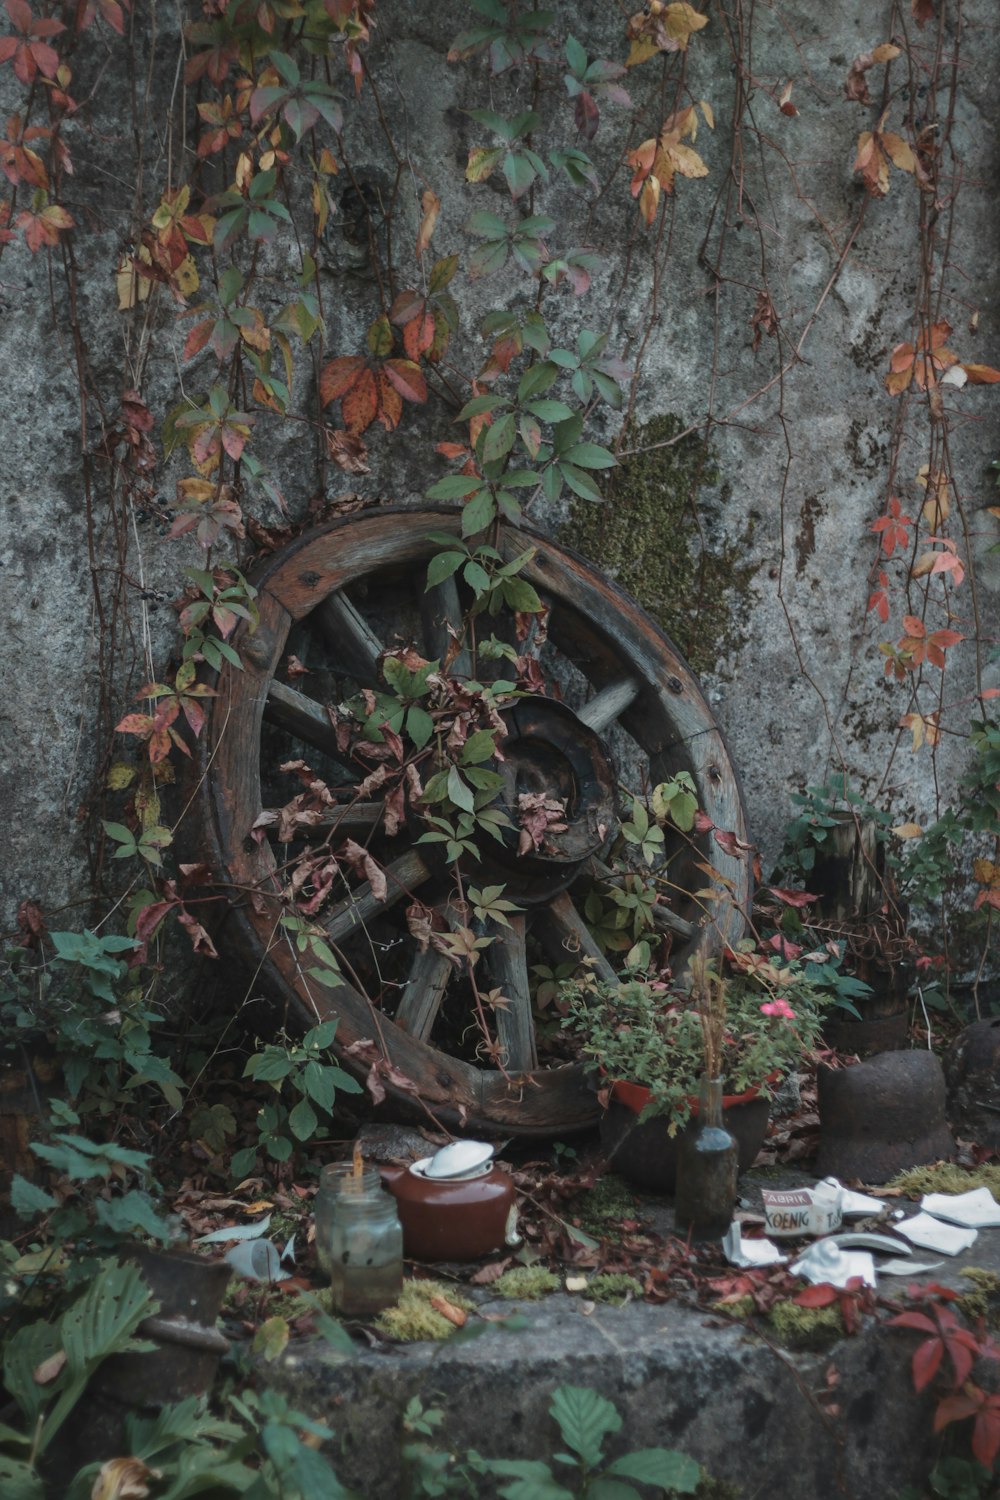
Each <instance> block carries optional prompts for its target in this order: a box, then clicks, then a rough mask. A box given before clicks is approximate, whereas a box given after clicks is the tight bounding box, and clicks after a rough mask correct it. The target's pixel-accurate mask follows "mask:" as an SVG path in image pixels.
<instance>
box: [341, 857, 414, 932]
mask: <svg viewBox="0 0 1000 1500" xmlns="http://www.w3.org/2000/svg"><path fill="white" fill-rule="evenodd" d="M430 873H431V872H430V870H429V869H428V868H427V866H426V865H425V864H424V862H423V860H422V859H421V857H420V855H419V854H418V853H417V851H416V850H415V849H411V850H410V851H409V853H408V854H402V855H400V857H399V859H394V860H393V861H392V864H390V865H386V867H385V878H386V887H387V888H386V893H385V895H384V896H381V897H380V896H376V894H375V892H374V891H373V890H372V888H371V883H370V881H367V880H366V881H365V882H364V884H363V885H359V886H358V888H357V890H355V891H352V892H351V894H350V895H349V896H348V897H347V898H346V899H345V900H344V901H340V902H338V903H337V905H336V906H331V907H330V909H329V911H327V912H325V913H324V914H323V916H322V917H321V918H320V921H321V923H322V925H323V927H325V929H326V931H327V933H328V935H329V938H330V941H331V942H332V943H340V942H343V940H344V939H345V938H346V937H348V936H350V934H351V933H352V932H353V931H354V930H355V929H356V928H358V927H362V926H363V925H364V924H365V923H366V922H370V921H371V919H372V918H373V917H375V916H377V915H378V913H379V912H383V911H387V910H388V908H389V907H390V906H395V904H396V902H397V901H402V900H403V899H404V898H405V897H407V896H408V895H409V894H410V892H411V891H412V890H415V889H416V887H417V886H418V885H422V884H423V883H424V881H425V880H429V879H430Z"/></svg>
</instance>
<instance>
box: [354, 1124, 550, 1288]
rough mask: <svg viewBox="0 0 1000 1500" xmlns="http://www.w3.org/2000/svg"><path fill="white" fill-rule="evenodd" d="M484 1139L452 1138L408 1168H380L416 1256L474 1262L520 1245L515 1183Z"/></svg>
mask: <svg viewBox="0 0 1000 1500" xmlns="http://www.w3.org/2000/svg"><path fill="white" fill-rule="evenodd" d="M492 1158H493V1147H492V1146H490V1145H488V1144H487V1143H486V1142H483V1141H453V1142H452V1143H451V1145H450V1146H442V1148H441V1150H440V1151H438V1152H437V1153H436V1154H435V1155H434V1156H427V1157H424V1159H423V1160H422V1161H416V1162H413V1164H412V1165H411V1166H409V1167H399V1166H384V1167H382V1168H381V1169H380V1170H381V1173H382V1181H383V1182H384V1183H385V1185H386V1187H387V1188H388V1189H389V1192H390V1193H392V1195H393V1197H394V1198H395V1199H396V1203H397V1206H398V1209H399V1218H400V1222H401V1223H402V1225H403V1253H404V1254H405V1255H407V1256H410V1257H411V1258H412V1259H414V1260H478V1259H479V1258H480V1256H483V1255H490V1254H492V1252H493V1251H494V1250H502V1249H503V1248H504V1247H505V1246H506V1245H516V1244H519V1243H520V1240H519V1238H518V1235H517V1228H516V1224H517V1207H516V1200H515V1193H514V1183H513V1181H512V1180H511V1178H510V1177H509V1176H508V1174H507V1173H506V1172H505V1171H503V1169H502V1168H501V1167H498V1166H497V1165H496V1163H495V1162H494V1161H493V1159H492Z"/></svg>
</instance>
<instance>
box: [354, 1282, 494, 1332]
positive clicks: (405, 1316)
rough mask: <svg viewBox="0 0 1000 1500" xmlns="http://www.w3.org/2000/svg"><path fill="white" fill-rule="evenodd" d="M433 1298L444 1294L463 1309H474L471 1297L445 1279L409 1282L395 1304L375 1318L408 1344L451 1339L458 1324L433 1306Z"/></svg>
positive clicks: (377, 1322) (455, 1305) (384, 1329)
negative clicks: (459, 1291)
mask: <svg viewBox="0 0 1000 1500" xmlns="http://www.w3.org/2000/svg"><path fill="white" fill-rule="evenodd" d="M432 1297H444V1298H445V1300H446V1301H448V1302H450V1303H451V1304H452V1306H453V1307H460V1308H461V1309H462V1311H463V1312H471V1311H472V1308H473V1304H472V1303H471V1302H470V1301H469V1299H468V1298H467V1297H460V1296H459V1295H458V1293H457V1292H456V1291H455V1288H454V1287H452V1286H446V1285H445V1283H444V1282H443V1281H407V1282H405V1283H404V1285H403V1290H402V1292H401V1293H400V1295H399V1300H398V1301H397V1302H396V1303H395V1305H394V1306H393V1307H387V1308H386V1309H385V1311H384V1312H381V1313H379V1315H378V1317H377V1318H376V1320H375V1322H376V1325H377V1327H379V1328H381V1330H382V1332H383V1333H387V1334H389V1336H390V1337H391V1338H394V1339H402V1340H403V1341H404V1342H405V1343H408V1344H409V1343H415V1342H417V1341H418V1340H419V1339H446V1338H450V1337H451V1335H452V1334H453V1333H454V1332H455V1325H454V1323H452V1322H450V1321H449V1319H448V1318H446V1317H445V1316H444V1314H443V1313H439V1312H438V1310H437V1308H436V1307H432V1306H431V1298H432Z"/></svg>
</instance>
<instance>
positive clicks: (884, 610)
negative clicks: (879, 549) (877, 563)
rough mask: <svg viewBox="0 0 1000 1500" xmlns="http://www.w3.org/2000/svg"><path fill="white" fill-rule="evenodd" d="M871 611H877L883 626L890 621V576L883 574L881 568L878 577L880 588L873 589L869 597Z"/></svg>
mask: <svg viewBox="0 0 1000 1500" xmlns="http://www.w3.org/2000/svg"><path fill="white" fill-rule="evenodd" d="M868 608H869V610H873V609H874V610H875V611H876V613H877V614H878V617H879V619H880V620H881V621H882V624H883V625H884V624H886V622H887V621H888V619H889V576H888V574H887V573H883V572H882V570H881V568H880V569H879V575H878V588H877V589H873V590H872V592H871V593H870V594H869V596H868Z"/></svg>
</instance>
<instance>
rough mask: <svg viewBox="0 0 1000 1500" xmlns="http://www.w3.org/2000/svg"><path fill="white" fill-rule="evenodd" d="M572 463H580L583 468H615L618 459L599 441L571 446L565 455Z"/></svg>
mask: <svg viewBox="0 0 1000 1500" xmlns="http://www.w3.org/2000/svg"><path fill="white" fill-rule="evenodd" d="M564 456H565V457H566V459H568V461H569V462H570V463H571V464H578V465H579V466H580V468H581V469H615V468H617V467H618V460H617V459H616V458H615V456H614V454H613V453H609V452H608V450H607V448H601V447H599V446H598V444H597V443H577V445H576V447H575V448H570V450H569V452H568V453H567V454H565V455H564Z"/></svg>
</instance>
